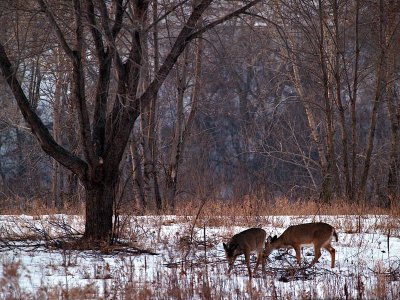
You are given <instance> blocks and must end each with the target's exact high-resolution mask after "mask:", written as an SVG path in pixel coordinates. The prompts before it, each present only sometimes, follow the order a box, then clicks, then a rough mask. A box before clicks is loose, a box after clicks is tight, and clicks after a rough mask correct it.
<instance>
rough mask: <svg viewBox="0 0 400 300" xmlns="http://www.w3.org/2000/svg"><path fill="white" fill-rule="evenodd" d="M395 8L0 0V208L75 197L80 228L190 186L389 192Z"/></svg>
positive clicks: (240, 191)
mask: <svg viewBox="0 0 400 300" xmlns="http://www.w3.org/2000/svg"><path fill="white" fill-rule="evenodd" d="M399 22H400V2H399V1H397V0H327V1H323V0H315V1H308V0H307V1H303V0H269V1H266V0H262V1H261V0H258V1H250V0H248V1H245V0H243V1H239V0H238V1H212V0H191V1H188V0H179V1H178V0H176V1H175V0H170V1H164V0H154V1H150V0H149V1H145V0H144V1H139V0H135V1H134V0H109V1H102V0H52V1H49V0H24V1H8V0H0V26H1V30H0V69H1V73H0V74H1V76H0V107H1V110H0V212H1V211H4V212H7V211H16V210H18V211H20V212H21V211H22V212H23V211H25V210H29V209H31V208H32V206H33V205H36V206H39V207H43V208H46V209H52V210H53V211H63V210H65V209H69V208H78V209H79V208H81V207H84V208H83V210H85V215H86V221H85V231H84V235H83V239H84V240H85V241H87V242H88V244H90V243H92V242H94V243H95V244H96V243H97V242H99V241H104V240H108V241H112V239H113V238H114V237H115V232H114V231H113V228H115V225H116V223H117V218H116V216H118V215H119V214H123V213H130V214H139V215H141V214H146V213H152V214H154V213H174V212H175V211H176V210H177V209H178V208H179V207H185V206H186V205H189V203H197V204H198V205H201V204H202V203H204V202H205V201H220V202H221V203H229V204H231V203H234V202H238V203H240V202H242V201H245V200H246V199H257V201H260V202H261V203H264V204H265V203H267V204H268V203H270V204H271V205H272V204H273V203H274V201H276V200H277V199H286V200H287V201H288V202H290V201H298V200H302V201H307V200H309V201H316V202H318V203H323V204H329V203H331V202H332V201H337V199H340V200H341V201H344V202H346V203H349V204H357V205H364V206H371V207H381V208H385V209H387V208H389V209H390V208H391V207H398V205H399V203H398V201H399V199H400V178H399V177H400V96H399V95H400V77H399V76H400V25H399ZM265 205H266V204H265ZM82 212H83V211H82Z"/></svg>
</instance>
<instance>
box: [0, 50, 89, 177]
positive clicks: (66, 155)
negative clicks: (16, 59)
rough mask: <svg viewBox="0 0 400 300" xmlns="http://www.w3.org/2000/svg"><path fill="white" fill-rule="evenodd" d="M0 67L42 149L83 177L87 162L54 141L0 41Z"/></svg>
mask: <svg viewBox="0 0 400 300" xmlns="http://www.w3.org/2000/svg"><path fill="white" fill-rule="evenodd" d="M0 68H1V69H2V71H3V75H4V77H5V79H6V81H7V83H8V85H9V87H10V89H11V91H12V93H13V95H14V97H15V100H16V101H17V104H18V107H19V108H20V110H21V112H22V115H23V117H24V119H25V121H26V122H27V123H28V124H29V125H30V127H31V130H32V132H33V134H34V135H35V136H36V138H37V139H38V141H39V144H40V146H41V147H42V149H43V151H44V152H46V153H47V154H48V155H50V156H51V157H53V158H54V159H55V160H57V161H58V162H59V163H60V164H62V165H63V166H65V167H66V168H67V169H69V170H71V171H72V172H73V173H75V174H77V175H78V176H79V177H80V178H84V177H85V174H86V169H87V164H86V163H85V162H84V161H83V160H81V159H80V158H79V157H77V156H75V155H73V154H72V153H71V152H69V151H67V150H66V149H65V148H63V147H61V146H60V145H59V144H57V143H56V141H55V140H54V138H53V137H52V136H51V134H50V132H49V131H48V129H47V127H46V126H45V125H44V124H43V122H42V120H41V119H40V118H39V116H38V115H37V114H36V113H35V112H34V110H33V109H32V107H31V105H30V103H29V100H28V98H27V97H26V95H25V93H24V91H23V90H22V87H21V84H20V83H19V81H18V79H17V77H16V71H15V70H14V69H13V67H12V65H11V62H10V60H9V58H8V56H7V54H6V52H5V49H4V47H3V45H2V44H1V43H0Z"/></svg>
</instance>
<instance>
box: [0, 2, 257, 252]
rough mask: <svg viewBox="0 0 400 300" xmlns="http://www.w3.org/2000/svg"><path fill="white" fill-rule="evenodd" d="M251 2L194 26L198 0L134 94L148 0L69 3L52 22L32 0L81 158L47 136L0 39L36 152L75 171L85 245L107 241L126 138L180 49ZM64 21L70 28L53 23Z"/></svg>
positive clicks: (1, 59) (46, 7) (201, 6)
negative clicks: (54, 43)
mask: <svg viewBox="0 0 400 300" xmlns="http://www.w3.org/2000/svg"><path fill="white" fill-rule="evenodd" d="M259 1H260V0H258V1H251V2H249V3H248V4H246V5H243V6H242V7H240V8H239V9H237V10H235V11H233V12H231V13H229V14H226V15H223V16H221V17H220V18H217V19H216V20H215V21H212V22H210V23H208V24H206V25H204V26H202V27H199V26H198V20H199V19H200V18H201V16H202V15H203V14H204V13H205V11H206V9H207V8H208V7H209V6H210V5H211V2H212V0H202V1H199V2H198V3H197V4H196V5H195V6H194V7H193V9H192V10H191V13H190V15H189V16H188V17H187V19H186V21H185V23H184V24H183V25H182V27H181V30H180V32H179V34H178V36H177V37H176V39H175V41H174V42H173V45H172V47H171V48H170V49H169V51H168V54H167V55H166V56H165V59H164V61H163V63H162V64H161V66H160V68H159V70H158V71H157V73H156V74H155V76H154V78H153V79H152V81H151V82H150V83H149V85H148V86H147V88H146V89H145V90H144V91H143V93H139V85H140V82H141V67H142V66H143V64H144V57H143V45H142V40H143V39H142V37H143V35H145V34H146V31H147V27H146V26H145V24H146V22H145V20H146V18H147V11H148V7H149V1H135V2H125V1H123V0H115V1H113V2H112V6H109V5H108V2H106V1H92V0H86V1H80V0H73V1H72V7H71V9H72V12H73V19H72V20H64V22H63V23H60V22H59V21H58V20H59V18H62V15H57V11H56V10H55V8H54V6H53V5H52V4H50V3H46V2H45V1H44V0H38V5H39V7H40V11H41V12H43V14H44V15H45V16H46V18H47V21H48V23H49V24H50V26H51V28H52V30H53V31H54V33H55V35H56V37H57V39H58V43H59V44H60V46H61V47H62V49H63V51H64V53H65V54H66V56H67V57H68V58H69V60H70V62H71V64H72V83H73V87H72V97H73V99H74V100H73V101H74V104H75V110H76V114H77V118H78V125H79V128H78V134H79V136H80V143H81V148H82V153H83V156H82V157H80V156H78V155H76V154H74V153H72V152H70V151H69V150H68V149H66V148H64V147H62V146H61V145H60V144H58V143H57V142H56V141H55V140H54V137H53V136H52V135H51V134H50V132H49V131H48V129H47V127H46V126H45V125H44V123H43V121H42V120H41V119H40V118H39V117H38V115H37V114H36V112H35V111H34V109H33V108H32V106H31V104H30V101H29V98H28V96H27V95H26V93H25V92H24V90H23V88H22V87H21V84H20V80H19V79H18V77H17V75H16V68H15V67H14V66H13V64H12V63H11V61H10V59H9V56H8V55H7V52H6V49H5V47H4V42H3V43H0V67H1V69H2V72H3V76H4V77H5V78H6V80H7V83H8V85H9V86H10V89H11V91H12V92H13V94H14V97H15V99H16V101H17V104H18V106H19V109H20V110H21V112H22V114H23V116H24V118H25V120H26V121H27V122H28V124H29V125H30V127H31V130H32V132H33V134H34V135H35V136H36V138H37V139H38V141H39V143H40V145H41V147H42V149H43V150H44V151H45V152H46V153H47V154H48V155H50V156H52V157H53V158H54V159H55V160H57V161H58V162H59V163H61V164H62V165H64V166H65V167H66V168H68V169H69V170H71V171H72V172H73V173H74V174H76V175H77V176H78V177H79V179H80V181H81V182H82V184H83V185H84V187H85V193H86V223H85V233H84V236H83V240H84V241H85V242H87V244H88V245H96V244H98V243H99V242H102V241H103V242H104V241H106V242H110V241H111V240H112V228H113V226H112V214H113V201H114V196H115V193H116V190H117V186H118V182H119V166H120V162H121V160H122V158H123V154H124V151H125V148H126V145H127V143H128V140H129V136H130V134H131V131H132V128H133V126H134V123H135V121H136V119H137V118H138V117H139V116H140V114H141V112H142V111H144V110H145V109H146V107H148V105H150V103H151V100H152V99H154V98H155V97H156V95H157V92H158V90H159V89H160V87H161V85H162V84H163V82H164V80H165V79H166V77H167V76H168V74H169V72H170V71H171V69H172V68H173V66H174V64H175V62H176V61H177V59H178V57H179V56H180V54H181V53H182V52H183V51H184V49H185V48H186V46H187V45H188V43H189V42H190V41H192V40H193V39H195V38H197V37H198V36H199V35H200V34H202V33H203V32H205V31H206V30H208V29H210V28H213V27H215V26H216V25H218V24H221V23H223V22H224V21H226V20H228V19H230V18H233V17H236V16H238V15H239V14H241V13H243V12H245V11H246V10H247V9H249V8H250V7H252V6H253V5H255V4H256V3H257V2H259ZM127 8H129V9H127ZM110 10H112V11H110ZM127 15H129V18H128V17H127ZM85 20H87V23H86V22H85ZM129 20H131V21H132V23H131V24H130V26H129V30H125V28H124V26H125V25H126V22H129ZM71 21H72V24H73V25H72V26H71V28H63V26H61V24H68V23H69V22H71ZM87 33H89V34H87ZM124 39H128V40H129V44H128V45H127V46H126V47H122V48H121V47H119V44H120V43H122V42H123V40H124ZM89 46H90V47H89ZM91 46H93V47H91ZM88 47H89V48H88ZM88 51H92V53H93V55H95V57H96V69H97V72H98V75H97V78H96V89H95V93H94V97H93V98H94V100H93V113H91V107H89V102H88V98H89V97H88V95H87V91H86V89H87V84H88V83H87V82H86V75H85V73H86V71H87V70H86V69H85V66H86V60H87V59H88V57H87V52H88ZM112 72H115V74H116V76H115V86H116V88H115V91H114V99H113V100H114V101H111V98H112V97H113V93H112V91H111V90H110V89H111V87H112V75H113V73H112ZM109 108H111V109H109Z"/></svg>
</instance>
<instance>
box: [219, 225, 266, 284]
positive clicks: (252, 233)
mask: <svg viewBox="0 0 400 300" xmlns="http://www.w3.org/2000/svg"><path fill="white" fill-rule="evenodd" d="M266 236H267V233H266V232H265V230H264V229H261V228H250V229H247V230H245V231H242V232H240V233H238V234H235V235H234V236H233V237H232V238H231V239H230V241H229V242H228V243H227V244H225V243H223V245H224V250H225V256H226V259H227V260H228V265H229V269H228V272H227V273H228V274H229V273H230V272H231V270H232V268H233V264H234V263H235V260H236V258H237V257H238V256H239V255H242V254H244V258H245V261H246V265H247V270H248V272H249V277H250V278H251V277H252V273H251V269H250V253H251V252H257V263H256V266H255V268H254V271H253V272H255V271H256V269H257V267H258V265H259V264H260V262H261V264H262V269H263V271H264V269H265V264H264V258H263V249H264V243H265V238H266Z"/></svg>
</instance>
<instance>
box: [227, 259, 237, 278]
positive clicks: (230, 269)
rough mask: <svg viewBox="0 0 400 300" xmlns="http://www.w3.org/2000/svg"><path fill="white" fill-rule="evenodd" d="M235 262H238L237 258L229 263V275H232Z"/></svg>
mask: <svg viewBox="0 0 400 300" xmlns="http://www.w3.org/2000/svg"><path fill="white" fill-rule="evenodd" d="M235 260H236V256H235V257H234V258H232V261H228V263H229V269H228V272H227V274H230V273H231V271H232V269H233V265H234V264H235Z"/></svg>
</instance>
